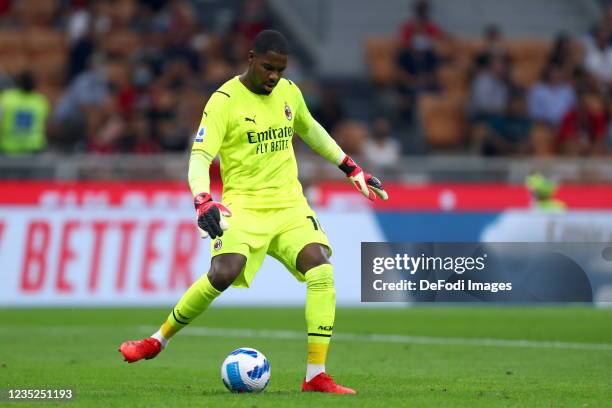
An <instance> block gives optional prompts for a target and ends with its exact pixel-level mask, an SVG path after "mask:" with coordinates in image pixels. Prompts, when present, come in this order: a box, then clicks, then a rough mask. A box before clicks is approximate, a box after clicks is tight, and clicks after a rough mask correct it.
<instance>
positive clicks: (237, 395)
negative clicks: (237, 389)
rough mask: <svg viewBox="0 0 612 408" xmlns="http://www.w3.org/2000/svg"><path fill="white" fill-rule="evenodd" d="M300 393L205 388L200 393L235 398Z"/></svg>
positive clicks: (296, 392) (294, 393) (207, 395)
mask: <svg viewBox="0 0 612 408" xmlns="http://www.w3.org/2000/svg"><path fill="white" fill-rule="evenodd" d="M298 393H300V392H299V391H289V390H279V391H264V392H261V393H249V392H242V393H231V392H229V391H225V390H203V391H201V392H200V395H203V396H206V397H218V396H223V397H227V396H230V395H231V396H234V397H235V398H247V397H258V396H265V395H267V396H270V395H274V396H280V397H284V396H291V395H296V394H298Z"/></svg>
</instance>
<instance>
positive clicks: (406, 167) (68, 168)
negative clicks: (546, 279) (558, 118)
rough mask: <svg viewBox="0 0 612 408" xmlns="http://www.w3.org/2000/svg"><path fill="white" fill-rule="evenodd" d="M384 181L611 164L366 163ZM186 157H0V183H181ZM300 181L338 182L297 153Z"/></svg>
mask: <svg viewBox="0 0 612 408" xmlns="http://www.w3.org/2000/svg"><path fill="white" fill-rule="evenodd" d="M361 162H362V163H363V164H364V166H367V168H368V170H370V171H372V172H373V173H376V174H377V175H380V177H381V178H383V179H384V180H385V181H399V182H408V183H426V182H509V183H521V182H523V180H524V178H525V176H526V175H528V174H530V173H531V172H533V171H540V172H542V173H544V174H546V175H548V176H551V177H553V178H555V179H558V180H562V181H567V182H591V183H612V160H610V158H598V159H593V158H589V159H576V158H572V159H565V158H555V159H508V158H483V157H476V156H441V155H434V156H419V157H404V158H403V159H402V160H401V161H400V163H399V164H397V165H395V166H393V167H377V166H374V165H368V164H367V162H366V161H365V160H364V159H361ZM187 165H188V157H187V155H186V154H161V155H148V156H141V155H58V154H52V153H45V154H41V155H35V156H21V157H10V156H0V179H39V180H41V179H42V180H45V179H48V180H185V179H186V175H187ZM298 165H299V168H300V177H301V178H302V180H303V181H304V182H311V181H314V180H320V179H335V178H340V177H341V176H342V174H341V173H340V172H338V171H336V170H335V169H334V168H333V166H331V165H329V164H326V163H325V162H324V160H323V159H322V158H320V157H318V156H315V155H314V154H311V153H300V154H299V155H298Z"/></svg>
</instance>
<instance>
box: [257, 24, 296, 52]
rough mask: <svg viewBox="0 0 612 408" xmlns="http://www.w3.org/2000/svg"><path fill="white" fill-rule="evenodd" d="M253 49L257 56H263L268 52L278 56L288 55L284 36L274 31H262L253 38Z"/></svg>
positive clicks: (287, 46) (287, 45) (287, 44)
mask: <svg viewBox="0 0 612 408" xmlns="http://www.w3.org/2000/svg"><path fill="white" fill-rule="evenodd" d="M253 49H254V50H255V52H256V53H257V54H265V53H266V52H268V51H272V52H277V53H279V54H283V55H287V54H289V43H288V42H287V39H286V38H285V36H284V35H282V34H281V33H280V32H278V31H276V30H263V31H262V32H260V33H259V34H257V36H256V37H255V41H253Z"/></svg>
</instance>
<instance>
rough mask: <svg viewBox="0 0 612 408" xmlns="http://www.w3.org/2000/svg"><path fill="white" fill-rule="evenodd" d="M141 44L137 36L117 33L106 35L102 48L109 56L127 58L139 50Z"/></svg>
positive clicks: (121, 32)
mask: <svg viewBox="0 0 612 408" xmlns="http://www.w3.org/2000/svg"><path fill="white" fill-rule="evenodd" d="M141 43H142V41H141V38H140V37H139V36H138V35H137V34H134V33H132V32H129V31H118V32H113V33H111V34H109V35H107V36H106V37H105V39H104V42H103V43H102V47H103V48H104V50H105V51H106V52H107V53H108V54H109V55H113V56H119V57H129V56H130V55H131V54H132V53H134V52H135V51H137V50H138V49H139V48H140V45H141Z"/></svg>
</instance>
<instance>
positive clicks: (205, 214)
mask: <svg viewBox="0 0 612 408" xmlns="http://www.w3.org/2000/svg"><path fill="white" fill-rule="evenodd" d="M227 99H229V98H228V97H227V96H226V94H225V93H221V92H215V93H213V94H212V96H211V97H210V99H209V100H208V103H207V104H206V106H205V107H204V112H203V113H202V119H201V120H200V126H199V127H198V130H197V131H196V134H195V138H194V142H193V146H192V148H191V156H190V157H189V172H188V179H189V187H190V188H191V192H192V193H193V195H194V201H193V203H194V206H195V209H196V215H197V218H198V228H199V229H200V235H201V236H202V238H206V237H208V236H209V235H210V237H211V238H216V237H217V236H222V235H223V231H224V230H226V229H227V228H228V227H229V225H228V224H227V221H225V219H224V217H229V216H231V212H230V210H229V209H228V208H226V207H225V206H224V205H223V204H221V203H219V202H216V201H214V200H213V198H212V196H211V194H210V175H209V171H210V164H211V163H212V161H213V159H214V158H215V156H216V155H217V153H218V152H219V149H220V148H221V144H222V143H223V138H224V137H225V133H226V131H227V123H228V109H229V101H228V100H227Z"/></svg>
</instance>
